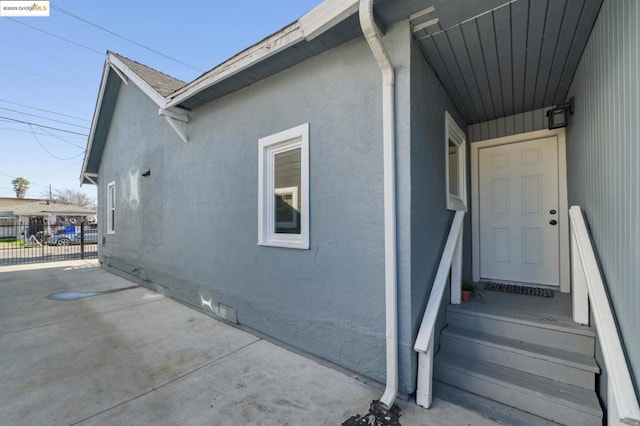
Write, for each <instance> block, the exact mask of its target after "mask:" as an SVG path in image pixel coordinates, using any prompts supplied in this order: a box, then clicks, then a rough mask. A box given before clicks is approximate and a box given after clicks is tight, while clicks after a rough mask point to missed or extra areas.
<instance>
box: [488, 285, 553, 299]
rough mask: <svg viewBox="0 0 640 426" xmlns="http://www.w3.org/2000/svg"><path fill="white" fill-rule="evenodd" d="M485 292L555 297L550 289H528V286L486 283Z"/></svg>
mask: <svg viewBox="0 0 640 426" xmlns="http://www.w3.org/2000/svg"><path fill="white" fill-rule="evenodd" d="M484 289H485V290H489V291H499V292H501V293H515V294H526V295H527V296H540V297H553V290H549V289H548V288H538V287H527V286H526V285H516V284H500V283H485V285H484Z"/></svg>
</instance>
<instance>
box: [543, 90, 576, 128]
mask: <svg viewBox="0 0 640 426" xmlns="http://www.w3.org/2000/svg"><path fill="white" fill-rule="evenodd" d="M569 115H573V97H571V99H569V102H567V103H566V104H562V105H557V106H556V107H554V108H552V109H550V110H549V111H547V120H548V121H549V130H552V129H559V128H561V127H567V126H568V125H569Z"/></svg>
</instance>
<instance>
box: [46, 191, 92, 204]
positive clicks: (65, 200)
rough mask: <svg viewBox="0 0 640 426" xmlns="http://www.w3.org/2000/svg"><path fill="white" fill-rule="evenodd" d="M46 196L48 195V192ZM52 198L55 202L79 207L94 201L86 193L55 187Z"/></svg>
mask: <svg viewBox="0 0 640 426" xmlns="http://www.w3.org/2000/svg"><path fill="white" fill-rule="evenodd" d="M46 196H47V197H49V194H47V195H46ZM53 200H54V201H55V202H56V203H62V204H72V205H74V206H79V207H88V206H90V205H92V204H93V203H94V200H93V199H92V198H91V197H89V196H88V195H87V194H85V193H83V192H80V191H77V190H75V189H65V190H62V191H60V190H59V189H56V190H55V191H54V193H53Z"/></svg>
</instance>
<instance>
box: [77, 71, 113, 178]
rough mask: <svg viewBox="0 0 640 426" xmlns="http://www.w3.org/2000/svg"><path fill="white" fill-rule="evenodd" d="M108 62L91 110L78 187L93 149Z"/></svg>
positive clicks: (107, 73) (105, 83) (107, 72)
mask: <svg viewBox="0 0 640 426" xmlns="http://www.w3.org/2000/svg"><path fill="white" fill-rule="evenodd" d="M109 70H110V66H109V61H108V60H106V61H105V63H104V67H103V70H102V80H101V81H100V90H99V91H98V99H97V100H96V107H95V109H94V110H93V118H92V119H91V131H90V132H89V139H88V140H87V149H86V150H85V152H84V160H83V161H82V169H81V172H80V186H82V184H83V183H85V174H86V173H87V165H88V163H89V157H90V156H91V148H92V147H93V138H94V136H95V132H96V125H97V123H98V117H100V110H101V108H102V97H103V95H104V89H105V87H106V85H107V77H108V75H109Z"/></svg>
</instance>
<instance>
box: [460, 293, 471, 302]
mask: <svg viewBox="0 0 640 426" xmlns="http://www.w3.org/2000/svg"><path fill="white" fill-rule="evenodd" d="M472 294H473V292H472V291H471V290H462V301H463V302H468V301H469V300H471V295H472Z"/></svg>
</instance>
